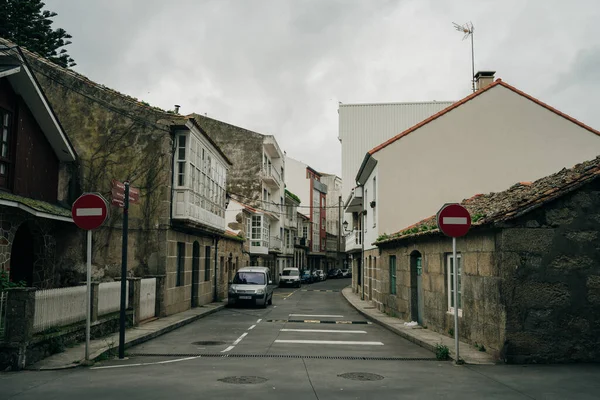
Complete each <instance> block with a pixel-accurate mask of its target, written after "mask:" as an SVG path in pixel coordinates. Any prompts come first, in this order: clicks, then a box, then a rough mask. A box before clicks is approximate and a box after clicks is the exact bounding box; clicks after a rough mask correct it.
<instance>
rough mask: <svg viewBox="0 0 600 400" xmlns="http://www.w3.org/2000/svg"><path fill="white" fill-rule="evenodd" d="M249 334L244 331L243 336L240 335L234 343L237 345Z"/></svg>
mask: <svg viewBox="0 0 600 400" xmlns="http://www.w3.org/2000/svg"><path fill="white" fill-rule="evenodd" d="M247 334H248V332H244V333H242V336H240V337H239V338H237V340H236V341H235V342H233V345H234V346H236V345H237V344H238V343H239V342H241V341H242V339H243V338H244V337H245V336H246V335H247Z"/></svg>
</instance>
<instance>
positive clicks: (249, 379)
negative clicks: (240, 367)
mask: <svg viewBox="0 0 600 400" xmlns="http://www.w3.org/2000/svg"><path fill="white" fill-rule="evenodd" d="M218 380H219V381H221V382H225V383H235V384H238V385H255V384H257V383H263V382H266V381H268V379H267V378H263V377H261V376H228V377H227V378H221V379H218Z"/></svg>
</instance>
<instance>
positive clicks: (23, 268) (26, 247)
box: [10, 222, 36, 286]
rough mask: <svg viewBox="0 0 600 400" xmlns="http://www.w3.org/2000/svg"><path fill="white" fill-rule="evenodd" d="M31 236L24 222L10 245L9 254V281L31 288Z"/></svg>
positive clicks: (33, 251) (32, 252) (33, 260)
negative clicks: (22, 283)
mask: <svg viewBox="0 0 600 400" xmlns="http://www.w3.org/2000/svg"><path fill="white" fill-rule="evenodd" d="M35 261H36V260H35V248H34V241H33V234H32V233H31V230H30V229H29V226H28V224H27V223H26V222H24V223H22V224H21V226H20V227H19V229H17V232H16V233H15V239H14V240H13V243H12V249H11V252H10V279H11V280H12V281H13V282H20V281H24V282H26V283H27V286H33V264H34V263H35Z"/></svg>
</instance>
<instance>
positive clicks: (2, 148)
mask: <svg viewBox="0 0 600 400" xmlns="http://www.w3.org/2000/svg"><path fill="white" fill-rule="evenodd" d="M10 120H11V114H10V113H9V112H8V111H5V110H2V109H0V128H1V129H0V131H1V132H2V135H1V136H0V187H3V188H8V183H9V182H8V176H9V175H8V174H9V171H10V159H11V154H10V146H11V140H10V139H11V138H10V136H11V134H10V133H11V132H10V128H11V127H10Z"/></svg>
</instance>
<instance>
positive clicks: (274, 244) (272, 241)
mask: <svg viewBox="0 0 600 400" xmlns="http://www.w3.org/2000/svg"><path fill="white" fill-rule="evenodd" d="M282 247H283V243H282V241H281V238H280V237H279V236H271V237H270V238H269V250H270V251H281V250H282Z"/></svg>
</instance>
